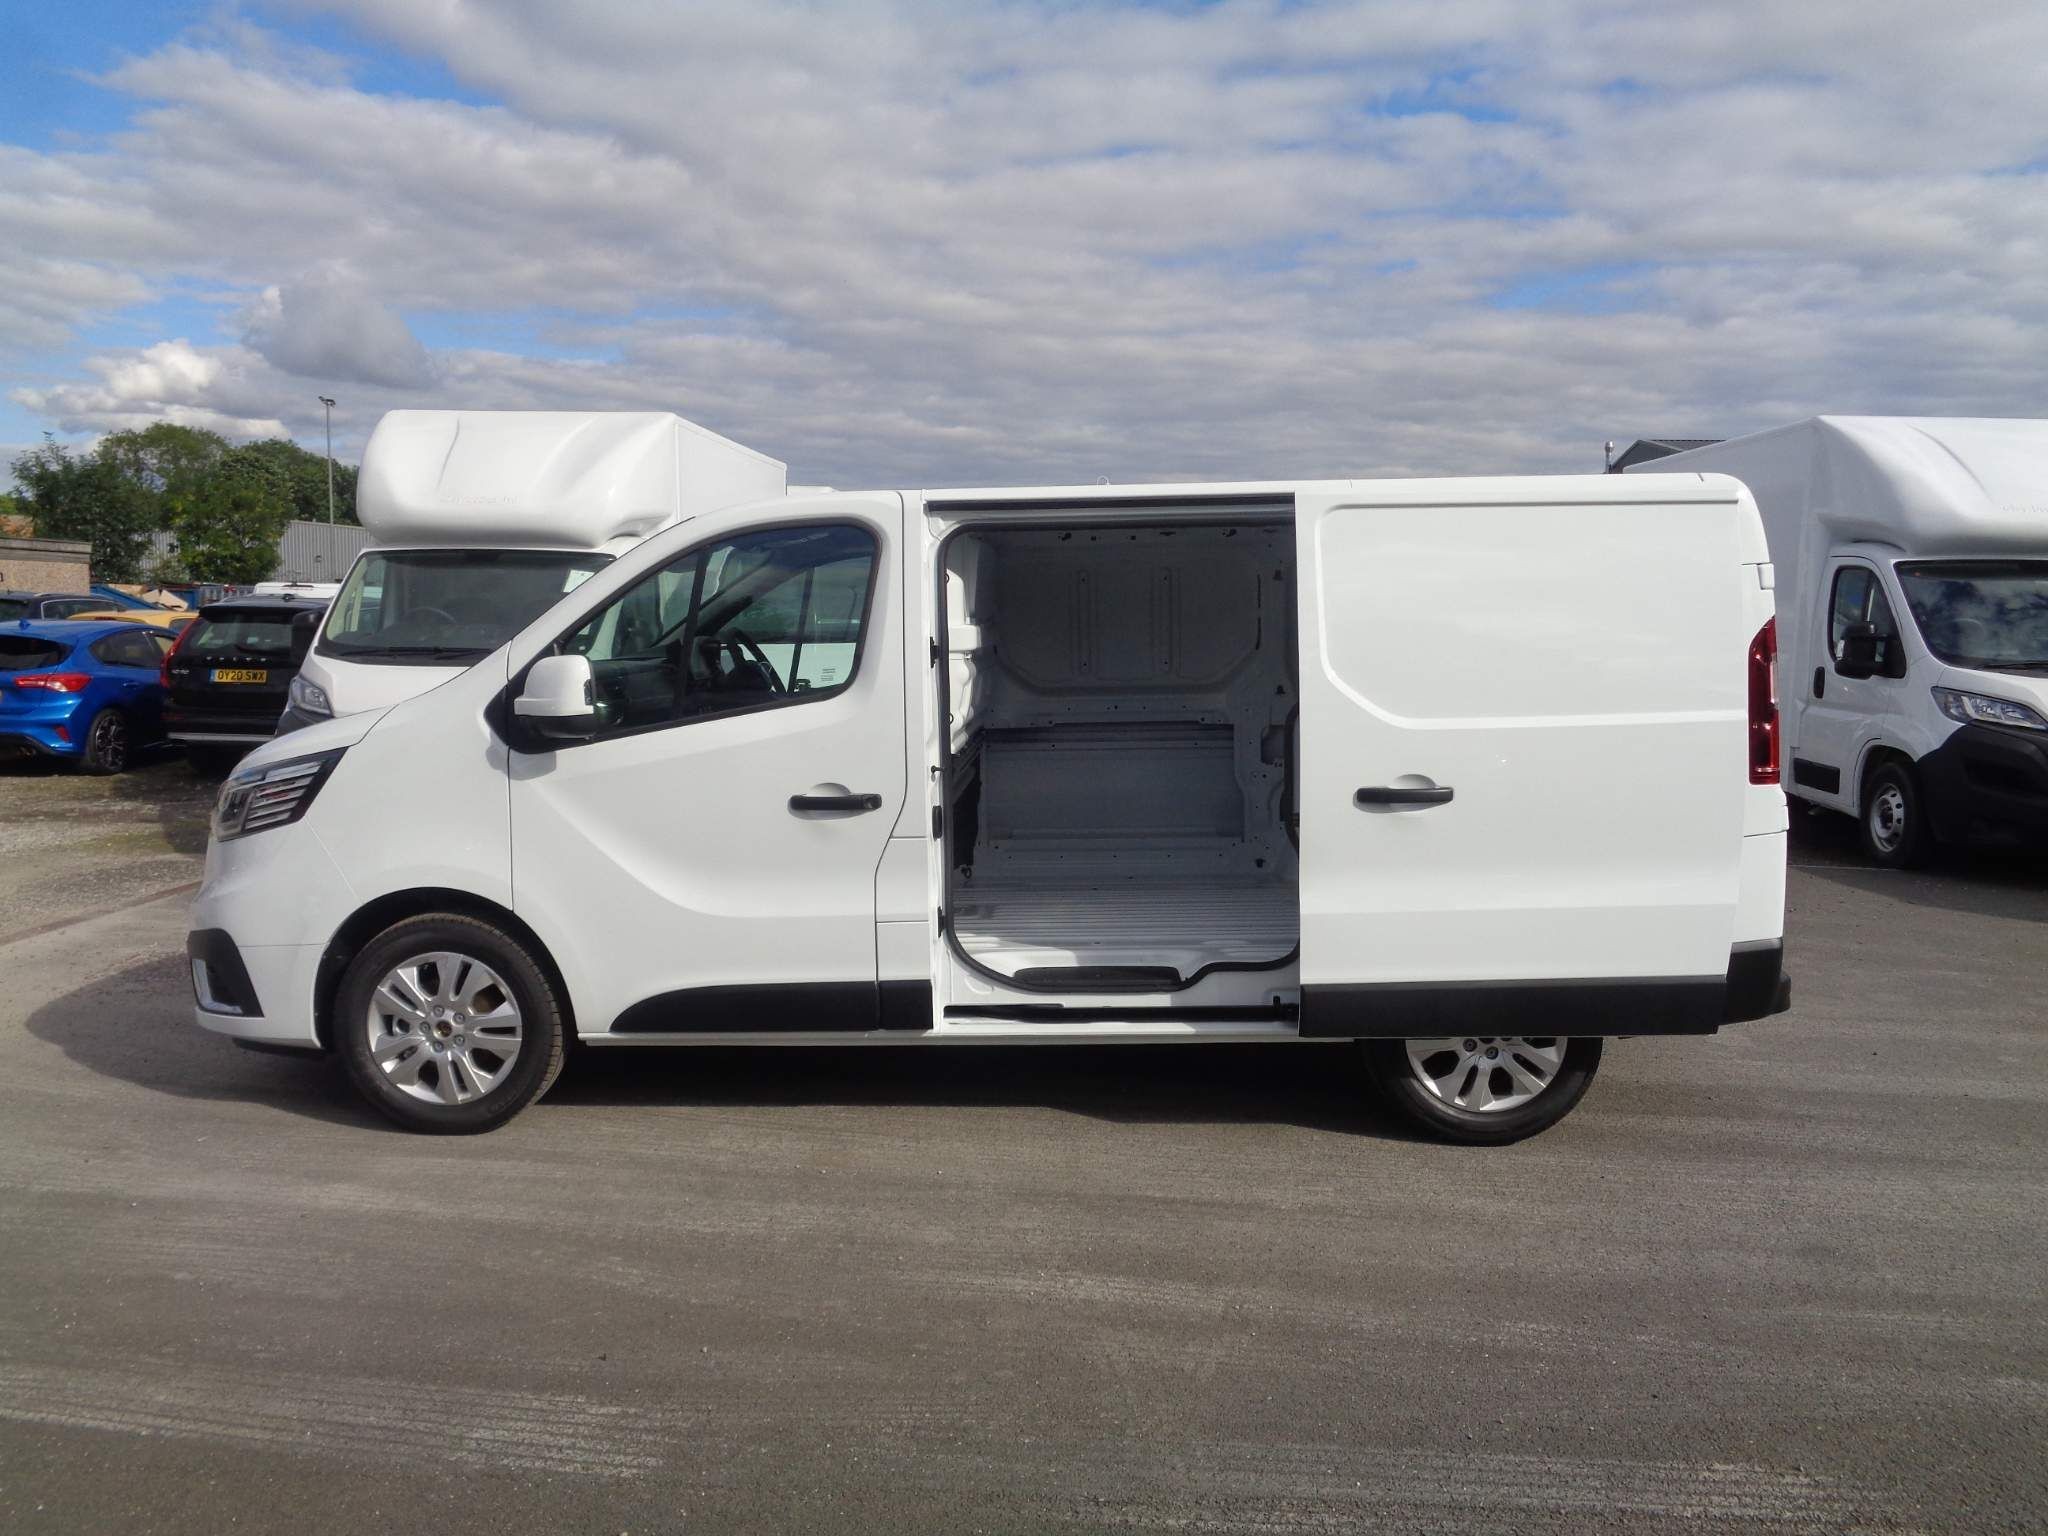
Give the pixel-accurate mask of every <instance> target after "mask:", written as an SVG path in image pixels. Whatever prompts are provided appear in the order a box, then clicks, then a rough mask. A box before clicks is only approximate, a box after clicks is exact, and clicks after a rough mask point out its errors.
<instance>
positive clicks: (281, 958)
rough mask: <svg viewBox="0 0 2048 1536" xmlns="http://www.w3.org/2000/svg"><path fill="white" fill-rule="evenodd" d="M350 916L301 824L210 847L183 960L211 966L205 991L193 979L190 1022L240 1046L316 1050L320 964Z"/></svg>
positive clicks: (322, 851) (342, 886)
mask: <svg viewBox="0 0 2048 1536" xmlns="http://www.w3.org/2000/svg"><path fill="white" fill-rule="evenodd" d="M354 907H355V896H354V893H353V892H352V891H351V889H350V887H349V884H348V882H347V880H346V879H344V878H343V876H342V873H341V871H340V870H339V869H338V868H336V867H335V863H334V860H333V859H332V858H331V857H329V855H328V852H327V849H326V848H325V847H324V846H323V845H322V843H321V841H320V839H319V838H317V837H315V836H314V835H313V833H312V830H311V828H309V827H308V826H307V825H306V824H305V823H304V822H303V821H301V822H294V823H292V824H290V825H288V826H283V827H277V828H274V829H272V830H269V831H264V832H256V833H252V834H251V835H249V836H247V837H238V838H232V839H230V840H229V841H227V842H221V841H219V840H218V839H216V840H214V841H213V842H211V843H209V844H208V845H207V850H206V880H205V883H204V884H203V885H201V886H200V888H199V894H198V896H196V897H195V898H193V902H192V912H191V917H190V924H191V930H192V932H191V936H190V937H189V938H188V939H187V940H186V953H187V955H188V956H189V957H191V958H192V959H194V960H196V961H200V962H203V963H204V964H205V972H204V976H203V981H204V985H202V974H201V973H200V972H199V971H197V970H195V971H194V974H193V977H192V981H193V993H194V996H193V1010H192V1017H193V1020H194V1022H196V1023H198V1024H200V1025H201V1026H203V1027H204V1028H207V1029H210V1030H214V1031H216V1032H217V1033H220V1034H224V1035H232V1036H234V1037H235V1038H236V1039H238V1040H253V1041H261V1042H263V1043H265V1044H270V1045H287V1046H297V1047H300V1048H309V1047H317V1046H319V1044H320V1032H319V1026H318V1023H317V1020H316V1013H315V998H316V997H317V995H318V990H319V980H320V962H321V957H322V956H323V955H324V954H325V953H326V950H327V945H328V942H329V941H330V940H331V939H332V938H333V936H334V934H335V933H336V932H337V931H338V930H339V929H340V927H341V925H342V923H343V921H344V920H345V919H346V918H347V916H348V914H349V913H350V912H351V911H353V910H354ZM237 965H239V967H240V972H239V977H237V976H236V975H235V972H234V967H235V966H237ZM209 1004H211V1006H209ZM222 1005H226V1006H222ZM236 1009H238V1010H239V1011H230V1010H236Z"/></svg>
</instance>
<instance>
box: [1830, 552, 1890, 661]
mask: <svg viewBox="0 0 2048 1536" xmlns="http://www.w3.org/2000/svg"><path fill="white" fill-rule="evenodd" d="M1858 624H1868V625H1869V626H1870V627H1871V628H1872V629H1873V630H1875V631H1876V632H1877V670H1878V671H1879V673H1880V674H1884V675H1889V673H1890V664H1891V660H1892V656H1893V654H1894V652H1895V651H1896V649H1897V646H1898V643H1899V642H1898V632H1899V631H1898V624H1897V623H1896V622H1895V621H1894V620H1893V618H1892V605H1891V604H1890V603H1889V602H1888V601H1886V599H1885V595H1884V588H1883V587H1882V586H1881V585H1880V584H1879V583H1878V579H1877V572H1875V571H1873V570H1871V569H1870V568H1869V567H1867V566H1861V565H1845V566H1843V567H1842V568H1841V569H1840V570H1839V571H1837V572H1836V573H1835V595H1834V605H1833V609H1832V611H1831V612H1830V613H1829V615H1828V655H1829V656H1831V657H1832V658H1833V659H1834V660H1836V661H1840V660H1841V659H1842V641H1843V639H1844V637H1845V636H1846V635H1847V634H1848V633H1849V631H1850V629H1852V628H1853V627H1854V626H1856V625H1858Z"/></svg>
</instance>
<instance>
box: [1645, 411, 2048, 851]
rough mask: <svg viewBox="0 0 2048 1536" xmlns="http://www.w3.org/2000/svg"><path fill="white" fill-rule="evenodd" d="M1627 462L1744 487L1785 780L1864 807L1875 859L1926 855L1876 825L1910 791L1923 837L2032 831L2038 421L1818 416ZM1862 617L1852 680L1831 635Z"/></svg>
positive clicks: (2043, 804) (2044, 490) (2042, 589)
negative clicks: (1878, 660)
mask: <svg viewBox="0 0 2048 1536" xmlns="http://www.w3.org/2000/svg"><path fill="white" fill-rule="evenodd" d="M1629 473H1630V474H1632V475H1662V476H1669V475H1688V474H1702V473H1705V474H1725V475H1732V476H1734V477H1735V478H1737V479H1739V480H1741V481H1742V482H1743V483H1744V484H1745V485H1747V486H1748V487H1749V489H1750V491H1751V492H1752V493H1753V494H1754V495H1755V497H1756V502H1757V507H1758V510H1759V512H1760V513H1761V515H1762V518H1763V524H1764V529H1765V533H1766V536H1767V538H1768V541H1769V544H1770V551H1771V558H1772V561H1773V565H1774V569H1775V581H1776V589H1777V593H1778V639H1779V654H1780V658H1781V667H1780V672H1781V684H1780V687H1781V696H1782V701H1783V704H1784V708H1785V729H1786V733H1787V744H1788V745H1787V765H1788V766H1787V778H1786V784H1787V788H1788V790H1789V791H1790V792H1791V793H1792V794H1794V795H1796V796H1799V797H1802V798H1804V799H1806V800H1809V801H1811V802H1812V803H1814V804H1816V805H1820V806H1824V807H1828V808H1831V809H1836V810H1841V811H1846V812H1848V813H1850V814H1853V815H1857V816H1859V817H1862V818H1864V820H1865V822H1866V825H1865V828H1864V832H1865V840H1866V843H1867V844H1869V845H1870V849H1871V852H1872V853H1873V855H1875V856H1877V857H1879V858H1880V859H1883V860H1884V861H1886V862H1890V861H1892V859H1893V858H1894V857H1896V856H1897V855H1899V854H1900V853H1902V852H1904V853H1913V854H1924V853H1925V852H1926V851H1927V845H1926V844H1924V843H1922V842H1921V841H1920V830H1921V829H1920V827H1900V826H1893V825H1891V824H1890V823H1889V822H1888V821H1887V820H1886V818H1888V817H1892V816H1895V815H1898V814H1902V813H1903V811H1904V808H1905V806H1906V804H1907V802H1909V801H1910V802H1912V803H1913V808H1914V809H1915V810H1917V811H1918V812H1919V813H1920V814H1921V818H1922V825H1923V826H1924V828H1925V829H1926V831H1927V833H1928V835H1929V836H1939V837H1941V838H1944V839H1948V840H1957V841H1959V840H1962V839H1964V838H1968V837H1971V836H1977V835H1994V836H2004V837H2008V838H2010V837H2015V836H2017V837H2019V838H2022V839H2025V840H2028V841H2034V842H2038V841H2040V840H2042V839H2044V838H2048V727H2043V726H2041V725H2036V724H2033V723H2031V722H2030V721H2029V719H2028V717H2029V716H2031V717H2032V718H2033V720H2035V721H2044V720H2048V421H2033V420H1997V419H1970V418H1940V417H1876V416H1819V417H1815V418H1813V419H1811V420H1809V421H1803V422H1799V423H1796V424H1794V425H1792V426H1788V427H1782V428H1778V429H1776V430H1774V431H1769V432H1760V433H1757V434H1755V435H1753V436H1750V437H1743V438H1735V439H1731V440H1729V441H1726V442H1721V443H1715V444H1713V445H1711V446H1708V447H1704V448H1698V449H1693V450H1691V451H1688V452H1685V453H1680V454H1675V455H1672V456H1670V457H1668V458H1662V459H1656V460H1652V461H1650V462H1647V463H1644V464H1639V465H1634V466H1631V468H1630V470H1629ZM1966 606H1967V607H1969V608H1971V609H1973V610H1975V611H1973V612H1965V611H1964V609H1965V607H1966ZM1871 621H1874V624H1873V626H1872V627H1873V628H1875V629H1877V630H1879V631H1881V633H1879V634H1877V635H1876V636H1875V637H1874V638H1875V639H1876V640H1877V642H1878V644H1879V645H1880V646H1882V647H1885V648H1886V649H1885V654H1884V655H1883V657H1882V664H1881V665H1880V666H1879V667H1878V668H1877V669H1875V670H1874V671H1873V672H1871V673H1869V674H1866V675H1856V674H1860V673H1862V672H1863V668H1862V666H1861V665H1860V664H1858V663H1856V662H1855V661H1853V660H1851V661H1850V662H1849V663H1848V664H1847V667H1846V670H1845V665H1844V661H1843V656H1842V647H1843V642H1844V640H1845V636H1846V631H1847V629H1848V627H1849V626H1850V625H1851V624H1854V623H1865V622H1871ZM1973 645H1974V646H1975V647H1976V649H1975V650H1972V648H1971V647H1972V646H1973ZM1937 690H1940V692H1937ZM1944 698H1946V699H1947V700H1948V703H1947V705H1946V709H1945V708H1944V705H1943V703H1942V700H1943V699H1944ZM1965 698H1968V699H1980V700H1988V701H1990V702H1989V704H1988V705H1982V704H1969V703H1965V702H1958V700H1959V699H1965ZM2004 706H2010V707H2009V708H2008V707H2004ZM1947 711H1955V713H1949V712H1947ZM1973 711H1974V712H1975V715H1976V716H1983V717H1984V718H1981V719H1980V718H1975V717H1973V713H1972V712H1973ZM1887 765H1889V766H1890V768H1891V769H1892V770H1893V772H1894V774H1895V775H1901V776H1903V783H1893V782H1892V778H1891V777H1889V776H1888V777H1887V781H1886V782H1887V785H1888V786H1889V787H1888V788H1887V790H1886V792H1885V797H1884V800H1883V804H1882V806H1880V805H1879V800H1878V797H1876V796H1874V795H1873V794H1872V793H1871V789H1872V781H1873V776H1874V775H1876V774H1878V773H1879V772H1880V770H1882V769H1884V768H1885V767H1886V766H1887ZM1873 813H1875V814H1877V815H1878V817H1879V820H1878V822H1877V823H1876V824H1874V825H1873V824H1871V823H1870V820H1869V818H1870V816H1871V815H1872V814H1873ZM1887 839H1889V840H1890V846H1879V845H1880V844H1882V843H1885V842H1886V841H1887Z"/></svg>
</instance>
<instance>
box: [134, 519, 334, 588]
mask: <svg viewBox="0 0 2048 1536" xmlns="http://www.w3.org/2000/svg"><path fill="white" fill-rule="evenodd" d="M149 538H150V543H149V554H148V555H147V556H146V557H145V561H144V563H145V564H151V563H154V562H156V561H159V560H169V559H175V558H176V557H177V553H178V540H177V536H176V535H175V534H170V533H153V534H151V535H150V536H149ZM369 542H370V530H369V529H367V528H358V527H357V526H356V525H355V524H353V523H312V522H307V521H305V520H304V519H302V518H294V519H293V520H292V521H291V522H289V523H286V524H285V528H284V537H283V538H281V539H279V540H278V541H277V569H276V570H274V571H272V572H271V573H270V579H271V580H273V581H339V580H341V578H342V577H344V576H346V575H347V574H348V568H349V567H350V566H351V565H354V564H355V561H356V556H357V555H359V554H361V553H362V552H363V550H364V548H365V547H366V546H367V545H368V544H369ZM187 574H189V575H191V576H193V577H195V578H198V579H200V580H204V579H205V578H206V577H207V576H208V575H210V574H211V573H210V572H207V571H191V572H188V573H187Z"/></svg>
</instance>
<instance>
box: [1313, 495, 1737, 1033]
mask: <svg viewBox="0 0 2048 1536" xmlns="http://www.w3.org/2000/svg"><path fill="white" fill-rule="evenodd" d="M1296 518H1297V525H1298V532H1297V537H1298V540H1299V559H1300V569H1301V580H1300V583H1299V592H1300V603H1301V615H1300V617H1301V641H1300V645H1301V747H1300V757H1301V760H1300V767H1299V774H1300V817H1301V825H1300V836H1301V975H1302V1032H1303V1033H1304V1034H1313V1035H1326V1036H1386V1037H1398V1036H1418V1035H1427V1036H1436V1035H1449V1034H1453V1033H1467V1032H1479V1033H1488V1034H1501V1033H1506V1034H1522V1035H1532V1034H1533V1035H1553V1034H1557V1035H1570V1034H1616V1033H1628V1034H1647V1033H1658V1032H1667V1031H1694V1030H1704V1029H1711V1028H1713V1027H1714V1026H1715V1025H1716V1024H1718V1023H1719V1022H1721V1021H1722V1018H1723V1008H1724V999H1725V995H1726V979H1727V975H1728V973H1729V968H1730V947H1731V934H1732V931H1733V924H1734V921H1735V916H1736V903H1737V897H1738V887H1739V880H1740V863H1741V854H1742V846H1743V831H1744V824H1743V823H1744V799H1745V794H1746V793H1747V791H1748V790H1749V788H1750V785H1749V772H1748V766H1747V764H1748V757H1747V751H1748V748H1747V719H1748V688H1747V657H1748V647H1749V642H1750V640H1751V638H1752V635H1751V633H1750V631H1751V630H1752V629H1753V628H1754V627H1755V626H1754V625H1752V624H1749V623H1748V620H1749V619H1750V618H1751V617H1753V616H1754V614H1753V609H1754V604H1753V603H1751V602H1750V601H1749V599H1750V598H1755V597H1757V596H1758V594H1756V593H1754V592H1750V591H1747V588H1755V587H1756V586H1757V585H1758V579H1757V574H1756V570H1755V569H1754V567H1755V566H1756V564H1757V563H1758V562H1760V561H1762V560H1764V559H1766V558H1767V557H1766V556H1765V554H1764V552H1763V533H1762V528H1761V525H1760V524H1759V523H1758V521H1757V517H1756V512H1755V509H1754V507H1753V506H1752V505H1751V504H1750V503H1749V500H1748V498H1747V496H1746V495H1745V494H1744V493H1743V492H1742V489H1741V487H1740V486H1739V485H1737V484H1736V483H1735V482H1734V481H1732V480H1727V479H1724V478H1720V477H1700V478H1698V479H1694V478H1689V477H1688V478H1684V479H1681V478H1680V477H1678V476H1669V477H1664V476H1659V477H1655V478H1654V479H1646V480H1645V479H1635V478H1627V479H1624V478H1622V477H1619V476H1606V475H1595V476H1584V477H1554V478H1552V477H1546V478H1518V479H1499V480H1435V481H1430V480H1411V481H1380V482H1369V481H1366V482H1359V483H1358V484H1357V485H1356V486H1355V487H1354V488H1353V489H1350V490H1345V491H1318V492H1314V493H1303V494H1301V495H1300V496H1298V497H1297V501H1296ZM1745 583H1746V586H1745ZM1763 596H1764V598H1765V599H1766V601H1767V597H1768V595H1767V594H1763Z"/></svg>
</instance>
